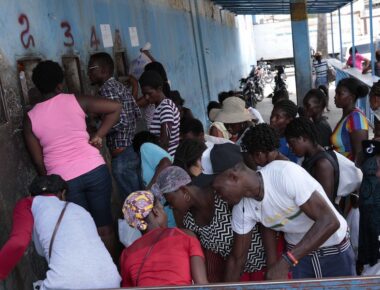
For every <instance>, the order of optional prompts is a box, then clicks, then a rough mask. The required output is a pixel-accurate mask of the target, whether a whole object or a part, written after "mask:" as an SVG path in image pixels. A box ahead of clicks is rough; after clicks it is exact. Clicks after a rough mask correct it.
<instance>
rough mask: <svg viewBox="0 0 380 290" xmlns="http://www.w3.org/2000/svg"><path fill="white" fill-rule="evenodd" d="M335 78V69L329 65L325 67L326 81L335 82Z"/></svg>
mask: <svg viewBox="0 0 380 290" xmlns="http://www.w3.org/2000/svg"><path fill="white" fill-rule="evenodd" d="M335 79H336V71H335V69H334V68H333V67H332V66H330V67H328V68H327V81H328V82H329V83H332V82H335Z"/></svg>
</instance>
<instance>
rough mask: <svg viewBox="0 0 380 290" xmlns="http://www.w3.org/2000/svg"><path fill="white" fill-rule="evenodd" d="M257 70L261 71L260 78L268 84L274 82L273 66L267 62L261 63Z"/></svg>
mask: <svg viewBox="0 0 380 290" xmlns="http://www.w3.org/2000/svg"><path fill="white" fill-rule="evenodd" d="M257 70H259V73H258V74H259V76H260V78H261V79H262V80H264V82H265V83H266V84H270V83H271V82H273V78H274V77H273V72H272V69H271V66H270V64H269V63H267V62H266V61H260V62H258V64H257Z"/></svg>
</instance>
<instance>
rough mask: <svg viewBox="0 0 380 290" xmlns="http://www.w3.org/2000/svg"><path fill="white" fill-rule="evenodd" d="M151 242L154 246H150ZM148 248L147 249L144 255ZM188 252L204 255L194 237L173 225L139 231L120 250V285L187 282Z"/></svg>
mask: <svg viewBox="0 0 380 290" xmlns="http://www.w3.org/2000/svg"><path fill="white" fill-rule="evenodd" d="M152 245H154V247H153V248H152V249H151V250H150V248H151V247H152ZM149 250H150V253H149V254H148V255H147V256H146V254H147V253H148V252H149ZM145 256H146V258H145ZM192 256H200V257H202V258H204V255H203V251H202V248H201V245H200V243H199V241H198V239H197V238H195V237H191V236H189V235H188V234H186V233H184V232H183V231H182V230H179V229H177V228H166V229H161V228H158V229H155V230H153V231H151V232H149V233H147V234H145V235H143V236H142V237H141V238H139V239H138V240H137V241H135V242H134V243H133V244H132V245H131V246H129V247H128V248H126V249H124V251H123V253H122V254H121V258H120V266H121V277H122V279H123V281H122V287H129V286H167V285H191V284H192V278H191V267H190V259H191V257H192ZM144 260H145V262H144V265H143V266H142V267H141V264H142V263H143V261H144ZM140 267H141V272H140V277H139V281H138V285H136V282H137V281H136V280H137V275H138V272H139V270H140Z"/></svg>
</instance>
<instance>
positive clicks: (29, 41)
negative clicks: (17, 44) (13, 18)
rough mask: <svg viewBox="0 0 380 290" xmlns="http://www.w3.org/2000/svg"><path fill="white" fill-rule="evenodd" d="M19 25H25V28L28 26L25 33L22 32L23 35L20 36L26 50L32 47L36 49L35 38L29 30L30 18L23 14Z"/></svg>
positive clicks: (19, 19)
mask: <svg viewBox="0 0 380 290" xmlns="http://www.w3.org/2000/svg"><path fill="white" fill-rule="evenodd" d="M18 23H20V24H21V25H24V24H25V26H26V27H25V29H24V30H23V31H21V34H20V40H21V43H22V46H23V47H24V48H29V47H30V45H32V46H33V47H35V44H34V38H33V36H32V35H31V34H29V28H30V27H29V19H28V17H27V16H26V15H25V14H21V15H20V16H19V17H18Z"/></svg>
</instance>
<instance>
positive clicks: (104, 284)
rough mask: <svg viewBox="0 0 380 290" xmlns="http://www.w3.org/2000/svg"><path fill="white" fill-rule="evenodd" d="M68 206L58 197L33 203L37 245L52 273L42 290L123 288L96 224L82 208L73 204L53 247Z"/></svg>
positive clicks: (38, 197) (35, 241)
mask: <svg viewBox="0 0 380 290" xmlns="http://www.w3.org/2000/svg"><path fill="white" fill-rule="evenodd" d="M64 205H65V202H63V201H61V200H59V199H58V198H57V197H55V196H36V197H35V198H34V199H33V203H32V213H33V218H34V228H33V242H34V244H35V247H36V250H37V252H38V253H39V254H40V255H41V256H44V257H45V258H46V261H47V262H48V264H49V270H48V272H47V273H46V279H45V280H44V282H43V284H42V287H41V289H96V288H114V287H120V281H121V278H120V275H119V273H118V271H117V268H116V266H115V264H114V263H113V261H112V258H111V256H110V254H109V253H108V251H107V249H106V248H105V246H104V244H103V242H102V240H101V239H100V237H99V235H98V232H97V229H96V226H95V223H94V220H93V219H92V217H91V215H90V214H89V213H88V212H87V211H86V210H85V209H84V208H82V207H80V206H78V205H76V204H74V203H69V204H68V206H67V208H66V211H65V214H64V216H63V218H62V221H61V224H60V226H59V228H58V231H57V233H56V236H55V240H54V243H53V247H52V253H51V258H50V261H49V245H50V240H51V237H52V235H53V231H54V228H55V225H56V223H57V220H58V217H59V215H60V214H61V211H62V209H63V207H64Z"/></svg>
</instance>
